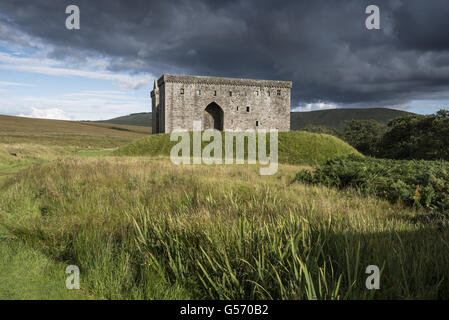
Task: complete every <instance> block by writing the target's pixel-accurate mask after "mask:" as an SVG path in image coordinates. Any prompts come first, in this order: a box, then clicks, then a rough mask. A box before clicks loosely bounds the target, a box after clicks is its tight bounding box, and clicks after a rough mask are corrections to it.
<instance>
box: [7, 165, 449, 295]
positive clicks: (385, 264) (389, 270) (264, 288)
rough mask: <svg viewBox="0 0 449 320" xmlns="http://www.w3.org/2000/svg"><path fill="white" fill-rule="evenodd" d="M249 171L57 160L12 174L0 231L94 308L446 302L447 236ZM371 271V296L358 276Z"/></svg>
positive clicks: (289, 170)
mask: <svg viewBox="0 0 449 320" xmlns="http://www.w3.org/2000/svg"><path fill="white" fill-rule="evenodd" d="M299 169H300V168H299V167H298V166H288V165H281V166H280V167H279V172H278V174H277V175H275V176H269V177H267V176H265V177H262V176H259V175H258V170H257V167H256V166H247V165H242V166H174V165H172V164H171V163H170V162H169V161H167V159H144V158H112V157H109V158H105V159H103V160H96V159H92V158H89V159H79V158H78V159H64V160H58V161H55V162H53V163H51V164H46V165H39V166H35V167H33V168H30V169H28V170H25V171H22V172H20V173H18V174H17V175H16V176H15V177H14V178H13V179H10V180H9V181H8V183H5V184H4V185H3V186H2V187H1V190H0V192H1V193H2V197H1V198H0V209H1V210H2V211H4V212H5V214H2V215H1V220H0V221H1V223H2V224H3V225H4V226H5V227H6V228H7V229H8V230H9V232H11V233H12V234H14V235H15V236H16V237H18V238H20V239H22V240H23V241H24V242H25V243H27V244H29V245H31V246H35V247H36V248H38V249H39V250H41V251H42V252H44V253H45V254H47V255H49V256H51V257H52V258H53V259H56V260H58V261H61V262H63V263H67V264H69V263H70V264H76V265H78V266H79V267H80V268H81V275H82V283H81V286H82V287H83V286H84V288H86V289H87V290H88V291H89V292H90V293H91V294H92V295H94V296H96V297H102V298H109V299H119V298H138V299H140V298H149V299H152V298H159V299H173V298H192V299H207V298H209V299H215V298H219V299H369V298H374V299H377V298H382V299H403V298H422V299H432V298H448V297H449V282H448V270H449V250H448V242H447V239H448V236H449V232H448V230H449V228H448V225H447V223H446V222H445V221H431V222H427V221H424V220H420V219H419V217H420V213H419V212H415V211H413V210H412V209H407V208H405V207H403V206H401V205H399V204H398V205H392V204H389V203H387V202H385V201H381V200H378V199H375V198H371V197H362V196H360V195H358V194H357V193H355V192H354V191H351V192H349V191H348V192H344V191H342V192H341V191H336V190H333V189H329V188H326V187H320V186H305V185H302V184H298V183H291V181H292V180H293V178H294V176H295V174H296V173H297V172H298V171H299ZM373 264H374V265H377V266H379V267H380V268H381V270H382V273H381V279H380V286H381V288H380V290H367V289H366V287H365V280H366V277H367V276H368V275H367V274H365V269H366V267H367V266H368V265H373Z"/></svg>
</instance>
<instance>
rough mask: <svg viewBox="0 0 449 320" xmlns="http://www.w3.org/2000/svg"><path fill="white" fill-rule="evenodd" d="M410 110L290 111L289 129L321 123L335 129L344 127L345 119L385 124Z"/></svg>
mask: <svg viewBox="0 0 449 320" xmlns="http://www.w3.org/2000/svg"><path fill="white" fill-rule="evenodd" d="M407 113H410V112H406V111H400V110H394V109H387V108H371V109H331V110H318V111H310V112H292V113H291V114H290V127H291V130H300V129H304V128H305V127H306V126H307V125H309V124H310V125H321V126H326V127H331V128H334V129H337V130H341V129H343V128H344V122H345V121H346V120H376V121H378V122H380V123H384V124H386V123H387V122H388V121H390V120H391V119H394V118H397V117H399V116H402V115H404V114H407Z"/></svg>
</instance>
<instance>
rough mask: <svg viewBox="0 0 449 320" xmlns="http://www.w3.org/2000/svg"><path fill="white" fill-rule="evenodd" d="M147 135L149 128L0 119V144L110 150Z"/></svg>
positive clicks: (0, 117)
mask: <svg viewBox="0 0 449 320" xmlns="http://www.w3.org/2000/svg"><path fill="white" fill-rule="evenodd" d="M149 134H151V128H145V127H140V126H125V125H116V124H114V125H111V124H104V123H96V122H80V121H62V120H47V119H32V118H22V117H12V116H2V115H0V144H9V145H14V144H32V145H44V146H49V147H52V146H63V147H78V148H114V147H118V146H121V145H125V144H127V143H129V142H131V141H133V140H136V139H139V138H143V137H145V136H147V135H149Z"/></svg>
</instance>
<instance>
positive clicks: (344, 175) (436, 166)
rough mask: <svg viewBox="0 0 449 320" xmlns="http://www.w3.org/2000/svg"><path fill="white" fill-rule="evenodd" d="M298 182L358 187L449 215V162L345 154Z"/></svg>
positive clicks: (302, 175) (304, 174)
mask: <svg viewBox="0 0 449 320" xmlns="http://www.w3.org/2000/svg"><path fill="white" fill-rule="evenodd" d="M295 181H301V182H306V183H310V184H324V185H327V186H333V187H337V188H338V189H344V188H348V187H351V188H356V189H359V190H360V191H361V192H362V193H364V194H373V195H376V196H378V197H381V198H384V199H387V200H389V201H391V202H398V201H400V202H403V203H405V204H407V205H409V206H417V207H419V208H427V209H430V210H438V211H439V212H442V213H446V214H449V164H448V163H447V162H444V161H425V160H390V159H374V158H362V157H360V156H356V155H348V156H342V157H338V158H334V159H331V160H329V161H327V162H326V163H325V164H324V165H321V166H319V167H318V168H317V169H316V171H315V172H314V173H310V172H309V171H306V170H303V171H301V172H299V173H298V174H297V175H296V177H295Z"/></svg>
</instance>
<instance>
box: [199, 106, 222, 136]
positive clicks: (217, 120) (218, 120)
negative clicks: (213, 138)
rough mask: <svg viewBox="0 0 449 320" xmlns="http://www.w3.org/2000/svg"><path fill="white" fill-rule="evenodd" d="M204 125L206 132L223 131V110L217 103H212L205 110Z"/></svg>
mask: <svg viewBox="0 0 449 320" xmlns="http://www.w3.org/2000/svg"><path fill="white" fill-rule="evenodd" d="M203 123H204V130H206V129H216V130H220V131H223V109H221V107H220V106H219V105H218V104H216V103H215V102H212V103H210V104H209V105H208V106H207V107H206V109H204V115H203Z"/></svg>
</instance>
